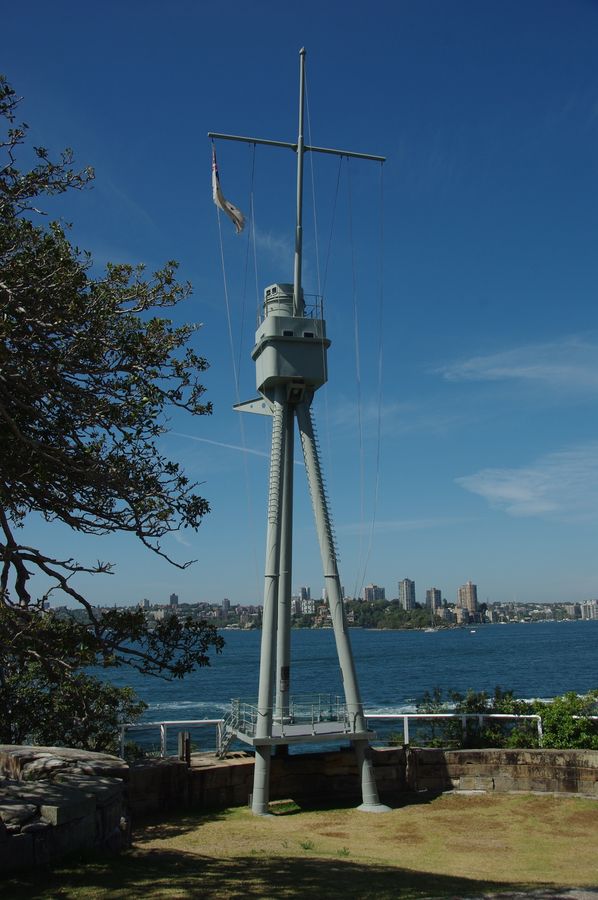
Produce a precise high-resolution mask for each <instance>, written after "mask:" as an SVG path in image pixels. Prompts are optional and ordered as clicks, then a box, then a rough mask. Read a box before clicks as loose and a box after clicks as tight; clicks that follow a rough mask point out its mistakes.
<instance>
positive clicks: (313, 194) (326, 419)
mask: <svg viewBox="0 0 598 900" xmlns="http://www.w3.org/2000/svg"><path fill="white" fill-rule="evenodd" d="M305 106H306V111H307V134H308V141H309V144H310V145H313V140H312V134H311V116H310V110H309V89H308V81H307V75H306V76H305ZM341 162H342V157H341V159H340V160H339V173H340V164H341ZM309 163H310V171H311V197H312V209H313V217H314V244H315V254H316V278H317V283H318V297H319V298H320V317H321V318H322V319H324V291H323V288H322V280H321V276H320V270H321V266H320V244H319V239H318V218H317V211H316V180H315V174H314V155H313V153H310V155H309ZM337 195H338V181H337ZM334 210H336V197H335V202H334ZM333 224H334V214H333ZM331 240H332V230H331V236H330V240H329V242H328V258H329V256H330V242H331ZM328 258H327V260H326V270H327V269H328ZM317 314H318V313H317V306H316V316H317ZM321 349H322V370H323V371H324V372H325V371H326V347H325V346H324V342H323V341H322V346H321ZM323 394H324V423H325V428H324V435H325V438H326V469H327V471H328V472H330V473H331V474H332V471H333V469H332V465H331V462H332V453H331V448H330V410H329V404H328V382H325V383H324V391H323Z"/></svg>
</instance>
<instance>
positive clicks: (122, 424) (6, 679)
mask: <svg viewBox="0 0 598 900" xmlns="http://www.w3.org/2000/svg"><path fill="white" fill-rule="evenodd" d="M18 102H19V100H18V98H17V97H16V95H15V92H14V91H13V89H12V88H11V87H10V85H9V84H8V83H7V82H6V80H5V79H4V78H0V116H1V117H2V121H3V123H4V124H5V125H6V132H5V134H3V135H2V136H0V152H1V153H2V155H3V158H2V159H1V160H0V464H1V475H0V563H1V568H0V613H1V622H0V695H1V699H3V700H4V701H5V703H4V704H3V708H4V709H5V710H8V712H7V714H6V715H7V717H8V718H7V717H6V716H5V720H4V722H3V725H4V727H3V728H2V729H1V730H2V732H3V734H4V736H6V735H13V737H14V736H15V735H16V736H17V737H19V739H20V738H22V736H23V733H24V732H25V734H27V733H28V732H27V728H28V727H29V726H27V725H26V724H25V723H24V722H23V721H22V717H21V719H19V717H18V716H17V717H16V718H14V717H13V720H12V721H11V720H10V715H12V714H11V713H10V710H11V709H13V707H14V708H15V709H16V706H18V705H19V704H18V703H16V706H15V704H13V703H11V702H8V701H9V700H10V697H9V696H8V695H10V696H14V683H15V682H14V677H13V676H14V674H15V672H17V671H19V670H20V671H21V672H23V673H27V678H26V679H25V678H23V681H25V680H28V683H29V685H30V686H31V690H35V691H36V695H41V694H44V699H45V701H47V700H48V697H49V696H50V695H51V694H52V693H53V692H55V689H56V686H57V685H61V689H62V692H63V697H66V696H67V695H68V694H69V691H70V693H71V695H72V696H74V693H73V691H72V690H71V688H72V687H73V685H74V684H75V683H77V684H79V686H81V684H82V681H81V679H82V678H84V677H85V676H84V675H83V673H82V672H81V671H80V669H81V667H82V666H89V665H93V664H98V663H100V664H102V665H104V666H120V665H129V666H132V667H134V668H136V669H137V670H139V671H141V672H144V673H148V674H154V675H161V676H163V677H182V676H183V675H185V674H187V673H188V672H190V671H191V670H192V669H194V668H195V667H196V666H201V665H206V664H207V663H208V661H209V657H208V651H209V650H210V649H212V650H216V651H217V650H219V649H220V648H221V646H222V640H221V638H219V637H218V635H217V633H216V631H215V629H214V628H213V627H211V626H209V625H207V624H206V623H205V622H193V621H191V620H187V621H179V620H178V619H176V618H174V617H171V618H169V619H167V620H166V621H164V622H162V623H160V624H159V625H158V626H157V627H156V628H155V629H153V630H152V629H150V628H149V627H148V625H147V622H146V620H145V617H144V615H143V613H142V612H141V611H140V610H136V609H116V610H113V611H112V610H111V611H110V612H109V613H108V614H104V615H100V614H99V613H98V612H97V611H96V610H95V609H94V607H93V606H92V604H91V603H90V602H89V601H88V600H87V599H86V597H84V596H83V595H82V594H81V593H80V592H79V591H78V589H77V587H76V583H75V576H76V575H77V573H81V572H87V573H94V574H109V573H111V572H112V570H113V569H112V565H111V564H110V563H109V562H104V561H98V562H96V563H95V564H89V563H85V562H81V561H78V560H75V559H72V558H62V559H57V558H54V557H52V556H49V555H48V554H47V553H44V552H43V550H42V549H40V548H37V547H31V546H29V545H27V544H24V543H22V542H20V541H19V539H18V537H19V530H20V528H21V526H22V525H23V523H24V522H25V520H26V518H27V516H29V515H31V514H39V515H41V516H42V517H43V518H44V519H45V520H46V521H47V522H62V523H64V524H66V525H68V526H69V527H70V528H72V529H73V530H75V531H77V532H81V533H83V534H87V535H96V536H101V535H106V534H110V533H128V534H131V535H134V536H135V537H136V538H137V539H138V540H140V541H141V542H142V543H143V544H144V545H145V546H146V547H147V548H149V550H151V551H153V552H154V553H156V554H159V555H160V556H162V557H164V558H166V559H167V560H168V561H169V562H171V563H172V564H173V565H177V566H179V567H181V568H185V567H186V566H188V565H190V561H188V562H182V563H180V562H176V561H175V560H173V559H171V558H170V557H169V555H168V553H167V552H166V550H165V549H164V548H163V545H162V539H163V538H164V537H165V536H166V535H168V534H170V533H172V532H174V531H178V530H179V529H181V528H192V529H197V528H198V527H199V525H200V523H201V520H202V518H203V516H204V515H205V514H206V513H207V512H208V511H209V506H208V503H207V501H206V500H205V499H204V498H202V497H201V496H200V495H199V494H198V493H197V492H196V489H197V485H196V484H193V483H191V482H190V481H189V479H188V478H187V476H186V475H185V473H184V472H183V471H182V469H181V468H180V466H179V465H178V463H176V462H174V461H172V460H170V459H168V458H166V457H165V456H164V455H163V454H162V452H161V451H160V450H159V448H158V446H157V440H158V438H159V436H160V435H161V434H163V433H164V431H165V430H166V414H167V411H168V409H169V408H173V407H176V408H178V409H181V410H186V411H188V412H189V413H191V414H193V415H206V414H208V413H210V411H211V405H210V404H209V403H206V402H205V401H204V399H203V394H204V387H203V385H202V384H201V382H200V375H201V373H202V372H203V371H205V369H206V368H207V362H206V360H205V359H204V358H203V357H201V356H199V355H197V354H196V353H195V352H194V350H193V349H192V348H191V347H190V346H189V342H190V339H191V337H192V335H193V334H194V332H195V331H196V329H197V326H195V325H184V326H181V327H175V326H173V324H172V322H171V320H169V319H168V318H165V317H161V316H159V315H157V314H156V311H159V310H161V309H167V308H170V307H173V306H175V305H176V304H178V303H179V302H181V301H183V300H184V299H185V298H186V297H187V296H188V295H189V293H190V285H188V284H181V283H179V282H178V281H177V279H176V268H177V266H176V263H175V262H172V261H171V262H168V263H167V264H166V265H165V266H164V268H163V269H161V270H160V271H157V272H155V273H154V274H153V275H152V276H151V277H148V276H147V275H146V273H145V272H144V268H143V266H136V267H133V266H130V265H111V264H109V265H108V266H107V268H106V271H105V273H104V274H103V275H102V276H101V277H95V276H94V275H93V274H92V260H91V257H90V255H89V254H88V253H81V252H80V251H79V250H78V249H77V248H76V247H74V246H73V245H72V244H71V243H70V241H69V240H68V237H67V233H66V231H65V227H64V226H63V225H61V224H60V223H58V222H49V221H48V220H47V219H44V213H43V210H42V209H41V207H42V206H43V204H44V200H46V199H47V198H49V197H51V196H54V195H59V194H63V193H65V192H66V191H72V190H75V191H76V190H81V189H83V188H85V186H86V185H88V184H89V182H90V181H91V180H92V179H93V177H94V176H93V171H92V170H91V169H89V168H87V169H83V170H82V171H76V170H75V169H74V168H73V156H72V153H71V151H70V150H66V151H65V152H64V153H63V154H62V155H61V157H60V158H59V159H58V160H52V159H51V157H50V154H49V152H48V151H47V150H46V149H45V148H44V147H34V148H33V153H34V157H35V159H34V165H33V166H32V167H31V168H30V169H29V170H26V171H21V170H20V169H19V168H18V166H17V155H18V153H19V152H22V153H25V152H27V151H28V148H26V146H25V145H26V138H27V126H26V125H15V117H16V108H17V105H18ZM35 572H38V573H42V574H43V575H44V576H45V578H46V579H47V580H48V583H49V584H50V587H49V589H48V591H47V592H46V594H45V595H44V596H43V597H38V598H34V597H33V596H32V594H31V592H30V589H29V580H30V578H31V575H32V574H34V573H35ZM57 591H58V592H62V594H63V595H66V597H68V598H70V600H74V601H76V602H77V603H78V604H80V606H81V607H82V608H83V609H84V610H85V611H86V619H85V621H84V622H83V623H81V622H76V621H72V622H70V623H66V624H65V623H60V622H58V621H57V620H56V618H55V617H54V616H51V615H48V614H47V613H44V600H45V599H47V597H48V595H49V594H50V593H54V592H57ZM67 626H68V627H67ZM69 679H70V680H69ZM11 685H13V694H10V686H11ZM28 689H29V688H28ZM75 693H76V692H75ZM112 699H113V703H112V706H113V707H114V703H115V702H116V699H115V696H113V698H112ZM121 699H123V701H124V699H125V698H121ZM21 707H22V704H21ZM75 718H76V716H75ZM63 719H64V716H63ZM17 720H18V721H17ZM18 722H21V724H18ZM65 728H66V726H65ZM64 733H65V734H70V733H71V732H70V731H69V730H68V729H66V730H65V731H64ZM2 739H6V737H3V738H2Z"/></svg>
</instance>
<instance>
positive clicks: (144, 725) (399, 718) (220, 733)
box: [120, 704, 598, 757]
mask: <svg viewBox="0 0 598 900" xmlns="http://www.w3.org/2000/svg"><path fill="white" fill-rule="evenodd" d="M247 706H249V704H247ZM240 713H241V710H240V705H236V706H235V717H234V718H235V726H237V727H238V726H240V725H241V724H242V723H243V724H244V725H245V726H247V724H248V722H247V720H244V719H243V717H242V716H241V714H240ZM229 715H230V714H229ZM364 716H365V719H366V720H367V721H386V722H391V721H394V722H402V723H403V744H404V745H408V744H409V722H410V720H411V719H415V720H417V719H460V720H461V722H462V724H463V728H464V730H465V728H466V725H467V720H468V719H477V720H478V722H479V723H480V725H481V724H482V723H483V722H484V721H485V720H487V719H490V720H492V719H503V720H504V719H511V720H514V721H517V720H519V719H527V720H532V721H536V723H537V729H538V740H539V742H540V745H541V744H542V738H543V730H542V717H541V716H540V715H538V714H533V715H532V714H526V715H516V714H514V713H513V714H511V713H457V712H444V713H369V712H367V711H366V712H365V713H364ZM573 718H574V719H578V718H587V719H591V720H592V721H596V722H598V716H583V717H580V716H573ZM227 720H228V717H227V718H226V719H225V718H222V719H170V720H168V719H167V720H163V721H160V722H134V723H125V724H123V725H121V726H120V755H121V757H122V756H124V750H125V736H126V733H127V732H128V731H142V730H147V729H148V728H159V729H160V756H161V757H165V756H167V755H168V747H167V739H168V729H169V728H171V727H174V726H180V727H184V728H185V729H186V728H193V727H200V726H212V727H214V726H215V727H216V744H217V747H219V746H221V744H222V740H223V737H224V728H225V725H226V723H227Z"/></svg>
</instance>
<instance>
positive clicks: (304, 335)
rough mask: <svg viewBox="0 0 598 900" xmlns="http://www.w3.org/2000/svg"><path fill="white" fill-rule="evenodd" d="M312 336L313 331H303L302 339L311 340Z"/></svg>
mask: <svg viewBox="0 0 598 900" xmlns="http://www.w3.org/2000/svg"><path fill="white" fill-rule="evenodd" d="M313 336H314V333H313V331H304V332H303V337H308V338H312V337H313Z"/></svg>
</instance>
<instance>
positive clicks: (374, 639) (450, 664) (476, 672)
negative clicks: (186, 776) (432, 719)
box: [112, 621, 598, 721]
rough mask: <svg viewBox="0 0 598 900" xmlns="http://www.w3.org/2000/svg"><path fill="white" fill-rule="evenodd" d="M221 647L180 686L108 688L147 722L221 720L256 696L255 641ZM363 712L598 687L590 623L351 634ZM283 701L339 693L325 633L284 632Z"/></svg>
mask: <svg viewBox="0 0 598 900" xmlns="http://www.w3.org/2000/svg"><path fill="white" fill-rule="evenodd" d="M223 634H224V638H225V640H226V646H225V648H224V650H223V652H222V654H220V655H218V656H214V657H213V658H212V665H211V666H210V667H209V668H205V669H200V670H199V671H198V672H195V673H194V674H193V675H191V676H189V677H188V678H186V679H184V680H183V681H178V682H174V683H173V682H164V681H161V680H159V679H156V678H150V677H148V676H141V675H138V674H137V673H134V672H128V671H126V670H122V669H121V670H119V671H116V672H115V673H114V674H113V676H112V680H113V681H114V682H115V683H117V684H129V685H131V687H133V688H135V690H136V691H137V693H138V694H139V696H140V697H141V698H142V699H143V700H145V701H146V703H148V704H149V709H148V710H147V712H146V714H145V716H144V718H145V719H147V720H150V721H151V720H153V721H156V720H164V719H170V720H174V719H200V718H212V717H214V718H215V717H221V716H222V715H223V714H224V713H225V712H226V710H227V709H228V705H229V703H230V700H231V699H232V698H235V697H241V698H251V697H255V696H257V686H258V669H259V650H260V640H261V633H260V632H257V631H225V632H224V633H223ZM350 634H351V642H352V645H353V653H354V657H355V664H356V668H357V673H358V677H359V683H360V687H361V694H362V698H363V701H364V706H365V708H366V710H367V711H368V712H372V713H373V712H410V711H413V710H414V704H415V702H416V701H417V699H418V698H421V696H422V694H423V693H424V691H426V690H427V691H431V690H433V688H434V687H436V686H439V687H441V688H443V689H445V690H458V691H462V692H465V691H466V690H467V689H468V688H472V689H474V690H476V691H481V690H485V691H490V692H492V691H493V690H494V687H495V686H496V685H501V687H503V688H505V689H507V688H508V689H511V690H513V692H514V694H515V696H516V697H519V698H522V699H530V698H537V697H541V698H549V697H554V696H556V695H558V694H562V693H565V692H566V691H576V692H577V693H585V692H586V691H588V690H590V689H592V688H597V687H598V657H597V648H598V621H589V622H586V621H584V622H561V623H559V622H541V623H537V624H525V625H524V624H510V625H486V626H480V625H478V626H476V628H475V633H472V632H471V631H470V630H469V629H467V628H460V629H450V630H446V631H436V632H431V633H430V632H423V631H415V632H410V631H364V630H361V629H353V630H351V632H350ZM291 652H292V666H291V693H304V692H309V693H329V692H333V693H342V682H341V678H340V673H339V670H338V663H337V659H336V651H335V646H334V636H333V633H332V631H331V630H328V629H323V630H319V629H303V630H297V631H293V632H292V651H291Z"/></svg>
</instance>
